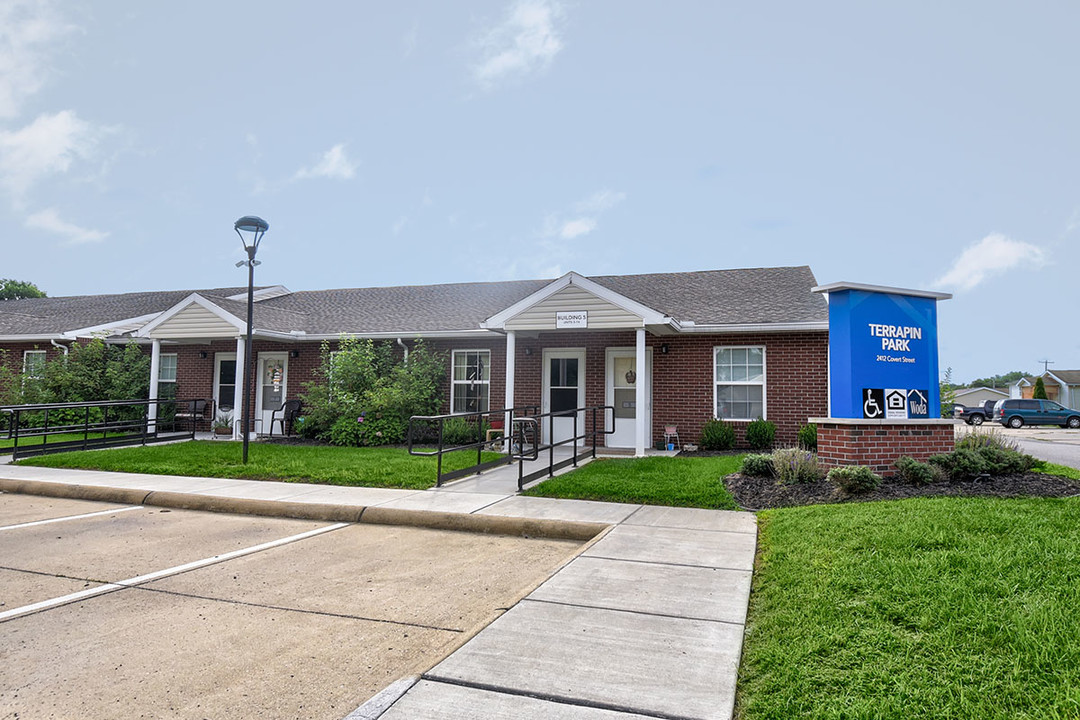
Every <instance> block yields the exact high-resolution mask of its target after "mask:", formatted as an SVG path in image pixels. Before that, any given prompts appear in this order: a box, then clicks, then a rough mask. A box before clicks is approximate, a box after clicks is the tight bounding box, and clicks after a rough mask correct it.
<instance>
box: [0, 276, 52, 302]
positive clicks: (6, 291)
mask: <svg viewBox="0 0 1080 720" xmlns="http://www.w3.org/2000/svg"><path fill="white" fill-rule="evenodd" d="M43 297H45V293H44V292H42V291H41V290H39V289H38V286H37V285H35V284H34V283H32V282H25V281H23V280H10V279H3V280H0V300H22V299H23V298H43Z"/></svg>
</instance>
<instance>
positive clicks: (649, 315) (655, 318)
mask: <svg viewBox="0 0 1080 720" xmlns="http://www.w3.org/2000/svg"><path fill="white" fill-rule="evenodd" d="M570 285H576V286H577V287H579V288H581V289H582V290H585V291H586V292H589V293H592V294H593V295H595V296H596V297H598V298H600V299H601V300H604V301H606V302H609V303H611V304H612V305H614V306H616V307H618V308H620V309H622V310H625V311H626V312H628V313H632V314H634V315H637V316H638V317H640V318H641V319H642V323H643V324H644V325H671V324H672V322H673V321H672V319H671V318H670V317H668V316H666V315H664V314H663V313H661V312H657V311H656V310H653V309H652V308H650V307H647V306H645V305H642V304H641V303H639V302H637V301H636V300H631V299H630V298H628V297H626V296H625V295H620V294H619V293H617V292H615V291H614V290H609V289H608V288H606V287H604V286H603V285H600V284H599V283H596V282H593V281H592V280H590V279H589V278H587V277H582V276H581V275H578V274H577V273H576V272H568V273H566V274H565V275H563V276H562V277H561V278H559V279H558V280H554V281H552V282H551V283H550V284H548V285H545V286H544V287H542V288H540V289H539V290H537V291H536V292H534V293H533V294H532V295H529V296H528V297H525V298H523V299H522V300H519V301H518V302H516V303H514V304H513V305H511V306H510V307H508V308H506V309H505V310H503V311H502V312H499V313H496V314H494V315H492V316H491V317H489V318H488V319H487V320H485V321H484V322H482V323H480V327H482V328H485V329H487V330H502V329H504V328H505V326H506V323H507V322H509V321H510V320H511V319H513V318H514V317H516V316H518V315H520V314H521V313H523V312H525V311H526V310H528V309H529V308H531V307H532V306H533V305H537V304H539V303H541V302H543V301H544V300H547V299H548V298H549V297H551V296H552V295H554V294H555V293H557V292H559V291H560V290H562V289H564V288H566V287H569V286H570Z"/></svg>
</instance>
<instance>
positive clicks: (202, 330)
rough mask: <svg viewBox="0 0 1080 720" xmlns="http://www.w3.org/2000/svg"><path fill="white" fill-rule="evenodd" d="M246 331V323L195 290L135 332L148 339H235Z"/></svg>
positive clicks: (137, 335)
mask: <svg viewBox="0 0 1080 720" xmlns="http://www.w3.org/2000/svg"><path fill="white" fill-rule="evenodd" d="M246 332H247V322H246V321H245V320H242V319H240V318H238V317H236V316H235V315H233V314H232V313H230V312H228V311H226V310H223V309H222V308H220V307H218V306H217V305H215V304H214V303H213V302H211V301H210V300H207V299H206V298H204V297H203V296H201V295H199V294H198V293H192V294H191V295H188V296H187V297H186V298H184V299H183V300H181V301H180V302H178V303H177V304H176V305H173V306H172V307H171V308H169V309H168V310H166V311H164V312H162V313H161V314H159V315H158V316H157V317H155V318H154V319H153V320H151V321H150V322H148V323H146V324H145V325H143V326H142V327H141V328H139V329H138V330H137V331H135V333H134V335H135V337H141V338H150V339H151V340H185V339H186V340H195V339H205V338H235V337H239V336H240V335H242V334H244V333H246Z"/></svg>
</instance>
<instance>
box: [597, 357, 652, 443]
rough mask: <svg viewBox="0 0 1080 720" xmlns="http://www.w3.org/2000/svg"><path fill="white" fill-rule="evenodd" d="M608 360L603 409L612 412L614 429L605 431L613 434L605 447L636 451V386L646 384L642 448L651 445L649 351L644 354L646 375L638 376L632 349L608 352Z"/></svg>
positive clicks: (650, 364)
mask: <svg viewBox="0 0 1080 720" xmlns="http://www.w3.org/2000/svg"><path fill="white" fill-rule="evenodd" d="M606 356H607V370H606V373H605V374H606V377H607V391H606V393H605V396H606V400H605V404H606V405H611V406H613V407H614V408H615V412H614V416H615V417H614V418H613V419H611V420H610V422H613V423H614V425H613V426H612V427H609V428H608V430H613V431H614V432H612V434H611V435H608V438H607V446H608V447H625V448H632V447H636V446H637V443H635V442H634V440H635V437H636V432H637V414H638V407H637V384H638V383H645V407H644V408H642V410H641V411H642V412H644V413H645V433H646V437H645V446H646V447H648V446H649V445H651V444H652V441H651V438H650V437H649V435H650V428H651V427H652V417H651V415H652V413H651V412H650V409H651V406H652V348H646V350H645V373H644V375H642V374H641V373H640V372H638V367H637V352H636V351H635V350H634V348H608V349H607V352H606Z"/></svg>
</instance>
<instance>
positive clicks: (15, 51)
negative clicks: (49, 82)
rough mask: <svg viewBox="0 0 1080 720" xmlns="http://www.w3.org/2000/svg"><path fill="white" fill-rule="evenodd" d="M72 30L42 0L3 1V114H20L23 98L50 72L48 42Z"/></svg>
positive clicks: (0, 73)
mask: <svg viewBox="0 0 1080 720" xmlns="http://www.w3.org/2000/svg"><path fill="white" fill-rule="evenodd" d="M73 29H74V26H72V25H69V24H67V23H65V22H64V21H63V20H62V19H61V18H60V17H59V16H57V15H56V14H55V13H53V11H52V9H51V7H50V6H49V3H48V2H45V1H43V0H3V2H0V117H2V118H12V117H15V116H17V115H18V113H19V110H20V109H21V107H22V103H23V101H24V100H25V99H26V98H27V97H29V96H31V95H33V94H34V93H36V92H37V91H38V90H40V89H41V87H42V85H43V84H44V83H45V79H46V77H47V76H48V74H49V69H48V67H47V64H46V61H47V56H48V45H49V43H50V42H51V41H53V40H55V39H57V38H59V37H61V36H63V35H65V34H67V33H68V32H70V31H71V30H73Z"/></svg>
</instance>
